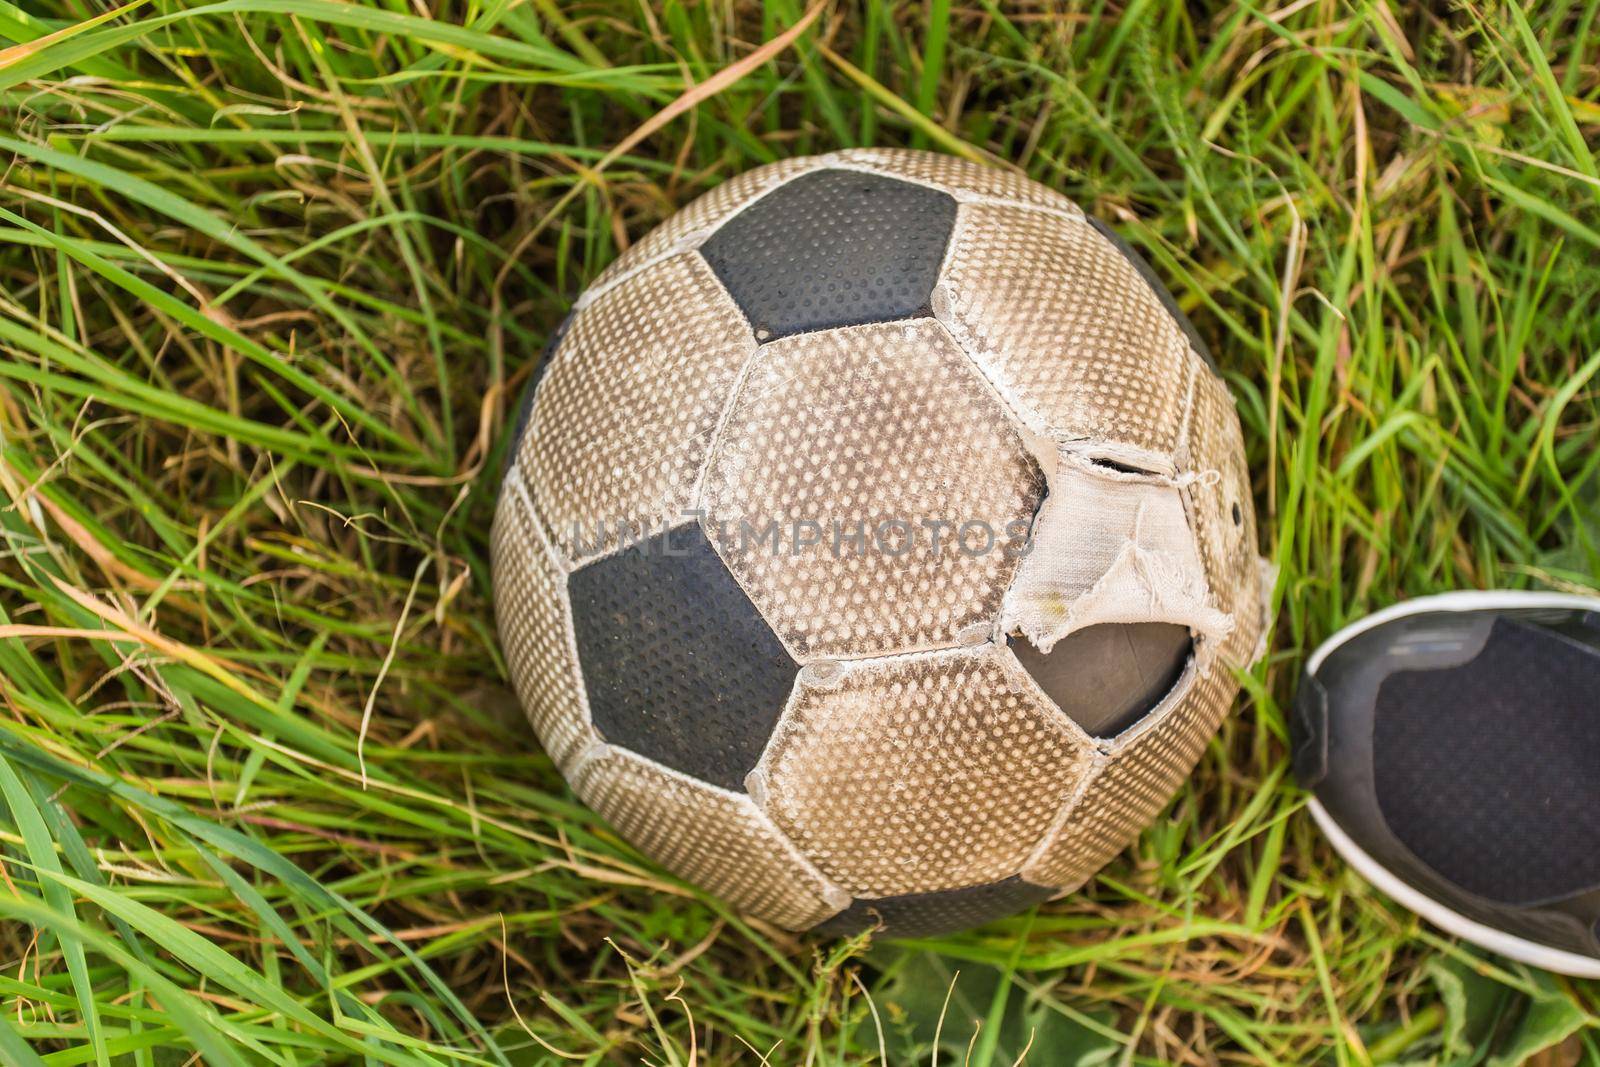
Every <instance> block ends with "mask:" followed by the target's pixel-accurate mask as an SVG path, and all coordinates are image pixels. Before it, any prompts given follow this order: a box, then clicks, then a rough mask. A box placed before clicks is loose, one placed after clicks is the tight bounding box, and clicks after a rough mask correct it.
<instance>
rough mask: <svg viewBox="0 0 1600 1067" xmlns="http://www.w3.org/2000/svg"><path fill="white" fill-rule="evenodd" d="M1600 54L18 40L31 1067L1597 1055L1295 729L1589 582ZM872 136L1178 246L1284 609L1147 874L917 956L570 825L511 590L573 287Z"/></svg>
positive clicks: (1371, 7) (927, 7)
mask: <svg viewBox="0 0 1600 1067" xmlns="http://www.w3.org/2000/svg"><path fill="white" fill-rule="evenodd" d="M1597 7H1600V4H1597V3H1596V0H1583V2H1560V0H1558V2H1550V3H1540V4H1532V5H1526V6H1519V5H1516V4H1509V3H1499V2H1484V3H1478V2H1474V0H1462V2H1459V3H1448V4H1447V3H1433V4H1408V3H1397V2H1393V0H1387V2H1386V0H1375V2H1371V3H1368V2H1359V3H1346V2H1332V0H1294V2H1290V3H1284V4H1281V5H1263V6H1261V7H1257V6H1255V5H1252V4H1247V3H1238V4H1204V5H1188V4H1184V3H1179V2H1177V0H1130V2H1128V3H1124V4H1116V3H1113V4H1105V3H1082V4H1068V5H1064V6H1060V7H1056V6H1054V5H1048V4H1035V3H1028V4H1017V5H1012V4H997V3H994V2H993V0H974V3H973V4H972V5H971V6H960V7H957V6H953V5H952V4H951V3H950V2H949V0H929V2H928V3H927V4H907V5H895V6H879V5H865V6H862V5H857V4H849V3H838V4H823V5H819V7H817V8H815V9H811V11H810V12H809V13H807V12H803V11H802V9H801V7H800V5H799V4H798V3H796V2H794V0H775V2H772V3H768V4H766V5H765V6H763V7H758V6H757V5H755V4H750V3H743V2H735V0H724V2H717V3H711V2H707V3H698V4H683V3H676V2H673V3H666V4H650V5H644V4H640V3H627V2H609V0H593V2H575V3H564V2H560V0H528V2H520V3H519V2H516V0H489V2H487V3H482V2H479V0H470V2H467V3H460V2H455V0H451V2H446V3H442V4H437V5H435V4H434V3H433V2H432V0H412V2H411V3H403V2H401V0H388V2H379V3H361V4H346V3H338V2H334V0H217V2H209V3H191V4H179V3H175V2H172V0H154V2H151V3H134V4H130V5H128V6H127V7H125V8H120V9H117V10H114V11H113V10H109V9H104V8H102V7H99V6H91V5H90V4H89V3H88V2H87V0H26V2H24V3H23V4H22V5H21V6H15V5H14V4H13V3H11V2H6V0H0V45H6V44H9V45H10V47H9V48H7V49H6V50H5V51H3V52H0V696H3V698H4V709H3V710H4V714H3V715H0V813H4V814H3V815H0V853H3V857H4V863H3V878H0V1062H4V1063H6V1064H19V1065H36V1064H39V1063H48V1064H62V1065H65V1064H81V1063H99V1064H108V1063H117V1064H134V1065H140V1067H153V1065H161V1067H168V1065H179V1064H188V1063H199V1062H204V1063H207V1064H216V1065H223V1064H267V1063H273V1064H313V1063H318V1064H320V1063H366V1064H408V1065H409V1064H424V1063H428V1064H448V1063H490V1064H508V1063H509V1064H532V1063H545V1062H550V1063H554V1062H557V1061H561V1062H565V1061H568V1060H570V1061H572V1062H582V1063H605V1064H634V1063H650V1064H672V1065H688V1064H729V1063H743V1064H758V1063H766V1064H773V1065H776V1064H800V1063H805V1064H866V1063H877V1062H880V1060H884V1061H887V1062H889V1063H893V1064H929V1063H932V1062H934V1061H935V1059H936V1058H937V1062H939V1063H943V1064H952V1063H961V1062H971V1063H973V1064H982V1065H991V1064H1011V1063H1014V1062H1017V1061H1019V1060H1023V1059H1025V1061H1026V1062H1028V1063H1030V1064H1037V1065H1044V1067H1055V1065H1066V1064H1072V1063H1080V1062H1081V1063H1109V1062H1120V1063H1157V1062H1160V1063H1180V1064H1202V1063H1217V1062H1263V1063H1305V1062H1312V1061H1320V1062H1329V1063H1338V1064H1341V1065H1342V1064H1360V1063H1367V1062H1389V1061H1409V1062H1425V1063H1426V1062H1431V1063H1460V1064H1467V1063H1516V1062H1521V1061H1523V1060H1524V1059H1525V1058H1526V1057H1529V1056H1534V1055H1537V1056H1538V1057H1539V1059H1538V1060H1537V1061H1536V1062H1540V1063H1547V1064H1553V1063H1572V1062H1577V1061H1578V1060H1579V1059H1580V1058H1583V1059H1586V1060H1588V1061H1590V1062H1600V1032H1597V1031H1596V1029H1595V1028H1596V1025H1597V1023H1600V1015H1597V1000H1596V994H1597V992H1600V989H1597V987H1596V986H1594V985H1591V984H1588V983H1580V982H1569V981H1565V980H1559V979H1553V978H1550V977H1548V976H1545V975H1542V974H1538V973H1534V972H1530V971H1528V970H1525V969H1523V968H1520V967H1515V966H1511V965H1508V964H1506V963H1504V962H1503V961H1498V960H1495V959H1493V958H1489V957H1485V956H1483V955H1482V954H1480V953H1478V952H1477V951H1476V950H1474V949H1471V948H1466V947H1463V946H1460V945H1457V944H1453V943H1451V942H1450V941H1448V940H1446V939H1444V938H1442V937H1440V936H1439V935H1438V934H1437V933H1436V932H1435V931H1433V930H1431V929H1429V928H1426V927H1424V926H1421V925H1420V924H1419V923H1418V922H1417V920H1415V919H1414V918H1413V917H1411V916H1410V915H1408V914H1405V913H1403V912H1401V911H1399V910H1397V909H1396V908H1394V907H1393V906H1392V905H1390V904H1388V903H1387V902H1386V901H1384V900H1383V899H1381V898H1379V897H1377V896H1375V895H1374V894H1373V892H1372V891H1371V890H1370V889H1368V888H1367V887H1366V886H1365V885H1364V884H1363V883H1361V882H1360V881H1359V880H1358V879H1357V878H1355V877H1354V876H1352V875H1351V874H1350V873H1349V872H1348V871H1347V870H1346V869H1345V868H1344V867H1343V866H1342V865H1340V864H1339V863H1337V862H1336V861H1334V859H1333V858H1332V856H1331V854H1330V852H1329V850H1328V848H1327V847H1326V846H1325V845H1324V844H1323V843H1322V842H1321V841H1320V840H1319V838H1318V837H1317V835H1316V833H1315V832H1314V830H1313V827H1312V824H1311V821H1310V819H1309V818H1308V817H1307V816H1306V814H1305V813H1304V812H1302V811H1301V808H1302V806H1303V804H1304V799H1305V798H1304V795H1303V794H1302V793H1301V792H1299V791H1298V790H1297V789H1296V788H1295V787H1294V786H1293V784H1292V781H1291V779H1290V777H1289V775H1288V772H1287V768H1286V761H1285V747H1284V717H1283V708H1284V704H1285V700H1286V698H1287V696H1288V694H1289V692H1290V690H1291V688H1292V683H1293V679H1294V675H1295V672H1296V669H1297V667H1298V665H1299V663H1300V660H1301V657H1302V656H1303V654H1304V650H1305V649H1306V648H1307V647H1308V646H1310V645H1312V644H1313V643H1314V642H1316V641H1317V640H1318V639H1320V638H1321V637H1322V636H1324V635H1326V634H1327V633H1329V632H1330V631H1331V630H1332V629H1334V628H1335V627H1337V626H1339V625H1340V624H1341V623H1343V622H1344V621H1346V620H1348V619H1350V618H1353V617H1355V616H1357V615H1359V614H1362V613H1364V612H1366V611H1368V610H1370V609H1372V608H1373V607H1376V606H1379V605H1382V604H1385V603H1388V602H1391V601H1393V600H1395V599H1397V598H1400V597H1404V596H1411V595H1416V594H1420V593H1426V592H1430V591H1435V590H1442V589H1449V588H1456V587H1461V586H1520V587H1531V588H1554V589H1587V588H1591V587H1592V586H1593V585H1594V583H1595V579H1596V575H1597V574H1600V480H1597V478H1596V474H1595V471H1596V467H1597V466H1600V449H1596V447H1595V442H1596V440H1597V437H1596V435H1597V430H1600V426H1597V423H1600V397H1597V392H1596V382H1595V375H1596V372H1597V370H1600V316H1597V314H1596V305H1597V301H1600V266H1597V262H1600V169H1597V165H1596V158H1595V154H1594V148H1595V137H1596V130H1597V129H1600V99H1597V97H1600V67H1597V63H1600V30H1597V26H1596V12H1597ZM802 15H808V17H814V21H812V22H811V23H810V24H809V26H808V27H807V28H805V30H804V31H803V32H802V33H800V34H799V35H798V37H796V38H795V39H794V40H793V42H792V43H783V42H780V43H779V45H778V46H776V47H771V48H765V49H764V48H763V45H764V43H766V42H771V41H775V40H777V39H778V38H779V37H780V35H782V34H783V33H784V32H785V30H787V29H788V28H789V27H792V26H794V25H795V24H796V23H798V22H799V21H800V19H801V18H802ZM677 101H686V102H687V103H688V104H690V105H692V106H688V107H683V106H680V105H677V104H675V102H677ZM858 144H881V145H900V144H909V145H915V146H921V147H930V148H938V149H943V150H946V151H954V152H960V153H963V154H966V155H970V156H974V157H980V158H985V159H990V160H993V161H996V162H998V163H1002V164H1004V165H1006V166H1015V167H1020V168H1022V169H1023V170H1025V171H1026V172H1027V173H1029V174H1031V175H1032V176H1034V177H1035V178H1038V179H1039V180H1041V181H1043V182H1046V183H1047V184H1049V185H1051V186H1052V187H1054V188H1057V189H1060V190H1062V191H1064V192H1066V193H1067V194H1068V195H1070V196H1072V197H1074V198H1075V199H1077V200H1078V201H1079V202H1080V203H1081V204H1083V205H1084V207H1085V208H1087V209H1088V210H1089V211H1091V212H1093V213H1095V214H1097V215H1099V216H1101V217H1103V218H1105V219H1107V220H1109V221H1111V222H1113V223H1114V224H1116V225H1117V226H1118V227H1119V228H1120V229H1121V230H1122V232H1123V233H1124V234H1126V235H1127V236H1128V238H1129V239H1130V241H1131V242H1132V243H1133V244H1135V245H1136V246H1138V247H1139V248H1140V249H1141V250H1143V251H1144V252H1145V254H1146V255H1147V257H1148V258H1149V259H1150V260H1151V261H1152V262H1153V263H1154V264H1155V265H1156V267H1157V269H1158V271H1159V272H1160V273H1161V274H1162V275H1163V276H1164V277H1166V278H1167V279H1168V280H1169V282H1170V283H1171V286H1172V288H1173V289H1174V291H1175V292H1176V293H1177V295H1178V298H1179V300H1180V302H1181V303H1182V304H1183V306H1184V307H1185V308H1186V309H1187V310H1188V311H1189V313H1190V315H1191V316H1192V317H1193V318H1194V320H1195V321H1196V323H1197V324H1198V326H1199V329H1200V330H1201V331H1202V333H1203V334H1204V335H1205V336H1206V338H1207V339H1208V341H1209V342H1210V344H1211V347H1212V348H1213V350H1214V351H1215V352H1216V353H1217V354H1218V357H1219V362H1220V364H1221V366H1222V368H1223V370H1224V371H1225V372H1226V374H1227V377H1228V379H1229V381H1230V383H1231V385H1232V386H1233V388H1234V391H1235V393H1236V395H1237V397H1238V401H1239V408H1240V412H1241V415H1242V417H1243V420H1244V424H1245V435H1246V438H1247V440H1248V443H1249V449H1250V458H1251V462H1252V465H1253V469H1254V471H1255V472H1256V492H1257V506H1258V508H1259V511H1260V514H1261V518H1262V528H1263V537H1264V538H1265V541H1264V544H1263V545H1262V549H1263V551H1264V552H1265V553H1266V554H1267V555H1269V556H1271V557H1272V559H1273V560H1274V561H1275V562H1276V563H1277V565H1278V566H1279V568H1280V576H1279V580H1278V585H1277V591H1276V604H1277V608H1278V611H1279V615H1278V620H1279V621H1278V628H1277V632H1276V635H1275V638H1274V641H1273V644H1272V650H1271V653H1270V655H1269V657H1268V659H1267V660H1266V661H1265V663H1264V664H1263V665H1262V666H1260V667H1258V668H1257V673H1256V675H1255V677H1253V678H1252V679H1250V680H1249V682H1248V684H1247V691H1246V694H1245V697H1244V698H1243V699H1242V701H1241V705H1240V707H1239V708H1238V710H1237V712H1236V714H1235V715H1234V716H1233V718H1232V719H1231V721H1230V722H1229V723H1228V724H1227V726H1226V727H1225V728H1224V730H1223V732H1222V734H1221V736H1220V737H1219V738H1218V740H1217V741H1216V743H1215V744H1213V745H1212V747H1211V748H1210V750H1209V751H1208V752H1207V754H1206V755H1205V757H1204V759H1203V760H1202V762H1201V765H1200V767H1199V768H1198V769H1197V770H1196V772H1195V775H1194V781H1193V783H1192V785H1191V787H1190V788H1188V789H1186V790H1185V791H1184V792H1183V793H1182V795H1181V796H1180V797H1179V798H1178V799H1177V800H1176V801H1175V802H1174V803H1173V804H1172V806H1171V807H1170V808H1169V809H1168V811H1167V812H1166V813H1165V814H1164V816H1163V817H1162V818H1161V820H1160V821H1159V823H1158V824H1157V825H1156V826H1154V827H1152V828H1151V829H1150V831H1149V832H1148V833H1146V834H1145V835H1144V837H1143V839H1142V840H1141V841H1140V842H1139V844H1138V845H1137V847H1135V848H1134V849H1132V850H1130V851H1129V852H1128V853H1126V854H1125V855H1123V856H1122V857H1121V858H1120V859H1118V860H1117V861H1116V862H1115V863H1114V864H1112V865H1111V867H1109V868H1108V869H1107V870H1106V871H1105V872H1104V874H1103V875H1102V876H1101V877H1100V878H1098V879H1097V880H1096V881H1094V882H1093V883H1092V884H1091V885H1090V886H1089V887H1088V888H1087V889H1086V891H1085V892H1083V893H1081V894H1078V895H1076V896H1074V897H1072V898H1071V899H1068V900H1066V901H1062V902H1059V903H1055V904H1051V905H1048V906H1046V907H1043V908H1041V909H1040V910H1039V911H1038V912H1037V913H1036V914H1031V915H1027V916H1023V917H1019V918H1016V919H1014V920H1010V921H1006V922H1002V923H998V924H995V925H993V926H991V927H988V928H986V929H984V930H981V931H977V932H974V933H969V934H964V935H961V936H958V937H951V938H945V939H941V940H938V941H929V942H926V943H917V944H908V945H888V944H879V945H870V946H869V945H866V944H864V943H860V942H856V943H848V944H838V945H832V944H827V943H821V942H818V941H816V940H814V939H806V938H794V937H790V936H787V935H784V934H781V933H778V932H774V931H772V930H767V929H759V928H754V927H752V926H750V925H748V924H747V923H745V922H743V921H741V920H740V918H739V917H737V916H736V915H733V914H730V913H729V912H728V911H727V910H725V909H724V908H723V907H721V906H720V905H719V904H718V903H717V902H715V901H713V900H708V899H705V898H704V897H702V896H700V895H699V894H697V893H696V892H695V891H694V890H693V889H691V888H689V887H687V886H684V885H681V884H679V883H676V882H674V881H673V880H671V879H670V878H668V877H666V876H664V875H663V874H661V872H659V871H658V870H657V869H655V868H654V867H652V866H651V865H650V864H649V863H647V862H646V861H644V860H643V859H641V858H640V857H639V856H638V855H636V854H635V853H633V852H632V851H630V850H629V849H628V848H627V847H626V846H624V845H623V844H621V843H620V842H619V841H618V840H617V839H616V838H615V837H614V836H612V835H611V833H610V832H609V831H608V830H607V829H606V828H605V827H604V826H603V825H601V824H599V823H598V822H597V821H596V820H595V819H594V817H593V816H591V815H590V814H589V813H588V812H587V811H585V810H584V809H583V808H582V807H581V806H579V805H577V804H575V803H574V802H573V801H572V800H571V799H570V797H569V796H568V794H567V793H566V792H565V791H564V788H563V786H562V784H561V781H560V779H559V777H558V776H557V775H556V774H555V772H554V770H553V769H552V767H551V765H550V763H549V761H548V760H547V759H545V757H544V756H543V755H542V754H540V753H539V752H538V751H537V749H536V746H535V745H534V743H533V741H532V739H531V736H530V733H529V731H528V729H527V728H526V726H525V724H524V723H523V721H522V719H521V716H520V714H519V712H518V711H517V708H516V705H515V699H514V697H513V696H512V695H511V693H510V691H509V690H508V688H507V685H506V680H505V666H504V662H503V660H502V658H501V656H500V653H499V651H498V650H497V648H496V643H495V639H494V633H493V629H492V623H491V613H490V590H489V586H488V571H487V567H486V536H487V530H488V525H489V515H490V511H491V505H492V498H493V493H494V484H493V483H494V477H493V475H494V472H495V471H496V470H497V469H498V464H499V462H500V459H501V451H502V450H503V447H504V442H505V441H506V439H507V436H508V421H509V419H510V418H511V416H512V413H513V408H514V405H515V399H516V397H517V395H518V393H519V390H520V389H521V387H522V385H523V384H524V383H525V382H526V381H527V379H528V376H529V374H530V373H531V372H532V370H533V368H534V365H535V363H536V360H537V353H538V351H539V349H540V346H541V344H542V342H543V341H544V339H545V337H546V335H547V333H548V332H549V331H550V330H551V328H552V327H553V325H554V324H555V323H556V322H557V321H558V320H559V319H560V317H561V315H562V313H563V311H564V309H565V308H566V307H567V305H568V304H569V303H570V302H571V300H572V299H573V298H574V297H575V296H576V295H577V294H578V293H579V292H580V291H581V290H582V289H583V287H584V285H585V283H586V282H587V281H588V280H589V279H591V278H593V277H594V275H595V274H596V273H598V272H599V271H600V270H601V268H603V267H604V266H605V265H606V264H607V263H608V262H609V261H610V260H611V259H612V258H614V257H615V255H616V254H617V252H618V251H619V250H620V249H621V248H622V247H624V246H625V245H626V244H627V243H628V242H630V241H632V240H636V239H637V238H638V237H639V236H641V235H642V234H644V233H645V232H646V231H647V230H648V229H649V228H650V227H651V226H652V225H653V224H654V223H656V222H657V221H659V220H660V219H662V218H663V217H665V216H666V215H667V214H669V213H670V212H671V211H673V210H674V209H675V208H676V207H678V206H680V205H682V204H683V203H685V202H687V201H688V200H690V199H691V198H693V197H694V196H696V195H697V194H699V193H700V192H702V191H704V190H705V189H707V188H709V187H711V186H713V185H715V184H716V183H717V182H719V181H721V180H723V179H725V178H727V177H728V176H729V175H732V174H735V173H737V172H738V171H740V170H742V169H744V168H747V167H749V166H752V165H755V164H757V163H761V162H764V161H768V160H772V159H775V158H781V157H783V156H787V155H792V154H800V153H809V152H819V151H825V150H828V149H833V148H837V147H840V146H846V145H858ZM958 974H959V977H957V975H958ZM947 998H948V999H947ZM941 1019H942V1020H943V1021H942V1028H941V1023H940V1020H941ZM936 1035H937V1036H936ZM935 1044H937V1045H938V1048H939V1050H940V1051H938V1052H937V1053H935V1051H934V1046H935ZM1540 1050H1545V1051H1542V1052H1541V1051H1540Z"/></svg>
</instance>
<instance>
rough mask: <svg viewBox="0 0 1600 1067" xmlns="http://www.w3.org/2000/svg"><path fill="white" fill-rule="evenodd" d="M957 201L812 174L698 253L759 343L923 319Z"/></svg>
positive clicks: (842, 173) (864, 178) (871, 177)
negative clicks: (906, 319) (826, 331)
mask: <svg viewBox="0 0 1600 1067" xmlns="http://www.w3.org/2000/svg"><path fill="white" fill-rule="evenodd" d="M955 220H956V202H955V200H954V199H953V198H952V197H951V196H950V195H949V194H948V193H943V192H940V191H939V190H937V189H930V188H928V187H927V186H924V185H917V184H915V183H913V182H905V181H900V180H898V179H895V178H885V177H882V176H880V175H876V174H866V173H863V172H861V171H853V170H817V171H812V172H811V173H809V174H802V175H801V176H800V177H798V178H795V179H794V180H793V181H791V182H788V183H786V184H784V185H781V186H779V187H778V188H777V189H775V190H773V191H772V192H770V193H768V194H767V195H766V196H764V197H762V198H761V199H760V200H757V201H756V202H755V203H754V204H752V205H750V206H749V207H747V208H745V209H744V210H743V211H741V212H739V214H737V215H735V216H734V217H733V218H731V219H729V220H728V221H727V222H726V223H724V224H723V226H722V228H721V229H719V230H718V231H717V232H716V233H714V234H712V235H711V237H710V239H709V240H707V241H706V242H705V244H703V245H701V247H700V254H701V255H703V256H705V258H706V261H707V262H708V263H710V264H711V269H712V270H713V271H715V272H716V275H717V277H718V278H720V279H721V280H722V284H723V285H725V286H726V287H727V289H728V292H729V293H731V294H732V295H733V299H734V300H735V301H736V302H737V303H738V305H739V307H740V308H741V309H742V310H743V311H744V313H745V316H746V318H748V319H749V320H750V325H751V328H752V329H754V330H755V333H756V338H757V340H760V341H771V340H774V339H776V338H779V337H784V336H787V335H789V334H796V333H807V332H810V331H812V330H825V329H828V328H829V327H833V326H854V325H859V324H861V323H866V322H889V321H892V320H894V319H905V318H912V317H914V316H918V315H927V314H930V309H929V298H930V296H931V295H932V293H933V286H934V283H935V282H937V281H938V279H939V267H940V265H941V264H942V263H943V262H944V253H945V247H946V245H948V244H949V242H950V231H951V229H952V228H953V227H954V226H955Z"/></svg>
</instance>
